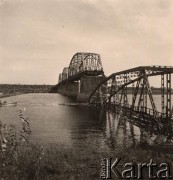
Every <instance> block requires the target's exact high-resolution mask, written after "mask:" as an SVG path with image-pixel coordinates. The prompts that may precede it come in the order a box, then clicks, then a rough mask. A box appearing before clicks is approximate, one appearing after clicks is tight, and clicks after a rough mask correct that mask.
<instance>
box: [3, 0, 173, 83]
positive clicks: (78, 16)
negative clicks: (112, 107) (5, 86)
mask: <svg viewBox="0 0 173 180" xmlns="http://www.w3.org/2000/svg"><path fill="white" fill-rule="evenodd" d="M0 2H1V4H0V32H1V33H0V47H1V48H0V53H1V56H0V67H1V72H3V75H2V76H1V77H0V81H1V82H10V83H12V82H14V81H15V82H20V83H22V82H23V83H27V82H33V83H50V84H54V83H56V82H57V80H56V79H57V76H58V73H60V72H61V71H62V69H63V67H64V66H68V64H69V62H70V60H71V58H72V56H73V54H75V53H76V52H81V51H82V52H83V51H86V52H96V53H100V54H101V57H102V61H103V64H104V68H105V72H106V74H107V75H109V74H110V73H113V72H115V71H119V70H123V69H127V68H131V67H134V66H139V65H150V64H165V65H172V57H173V51H172V49H173V36H172V29H173V24H172V19H173V8H172V7H173V6H172V5H173V2H172V1H171V0H151V1H145V0H140V1H139V0H131V1H129V0H123V1H122V0H30V1H27V0H4V1H0ZM8 64H9V65H8ZM2 67H3V68H2ZM39 67H41V68H39ZM48 67H49V68H48ZM28 68H29V69H28ZM51 68H52V70H51ZM2 69H3V70H2ZM15 69H16V71H15ZM9 71H13V72H16V73H15V76H16V78H15V80H14V78H13V77H12V76H9ZM26 72H32V74H37V77H38V79H36V78H35V75H33V76H32V74H31V75H30V79H29V80H28V78H26V79H25V78H24V77H23V78H21V76H22V74H24V73H25V74H26ZM55 74H56V78H55ZM47 77H52V80H51V78H47Z"/></svg>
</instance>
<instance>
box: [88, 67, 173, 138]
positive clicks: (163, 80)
mask: <svg viewBox="0 0 173 180" xmlns="http://www.w3.org/2000/svg"><path fill="white" fill-rule="evenodd" d="M172 73H173V67H168V66H140V67H136V68H132V69H128V70H125V71H121V72H117V73H113V74H112V75H110V76H109V77H107V78H105V80H103V81H102V82H101V83H99V84H98V86H97V87H96V88H95V89H94V91H93V92H92V93H91V95H90V98H89V103H90V104H91V105H95V106H97V107H102V108H104V109H106V110H109V111H113V112H116V113H123V115H124V116H125V117H127V118H128V119H129V120H133V122H134V123H135V124H136V125H138V124H139V123H140V125H141V124H142V125H143V126H145V127H147V128H149V129H150V130H152V131H154V132H155V133H159V134H164V135H168V136H170V137H172V122H173V119H172V111H173V110H172V109H171V108H172V106H171V74H172ZM156 76H159V77H160V84H161V86H160V88H158V90H159V91H160V92H159V95H158V96H159V97H160V101H159V102H157V103H156V102H155V99H154V96H153V93H152V88H151V87H150V82H149V79H150V77H152V78H151V79H156V78H155V77H156ZM157 100H158V99H157ZM159 104H160V107H158V105H159Z"/></svg>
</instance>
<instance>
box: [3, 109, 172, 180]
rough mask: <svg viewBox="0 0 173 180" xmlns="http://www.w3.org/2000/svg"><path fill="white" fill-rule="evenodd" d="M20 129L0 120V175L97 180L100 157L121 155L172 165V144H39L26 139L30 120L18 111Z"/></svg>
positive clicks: (11, 178)
mask: <svg viewBox="0 0 173 180" xmlns="http://www.w3.org/2000/svg"><path fill="white" fill-rule="evenodd" d="M19 119H20V120H19V123H20V129H16V127H15V126H14V125H9V126H7V125H5V124H3V123H0V145H1V146H0V178H1V179H4V180H5V179H9V180H18V179H26V180H32V179H39V180H40V179H43V180H44V179H45V180H49V179H50V180H51V179H55V180H57V179H60V180H90V179H91V180H97V179H100V169H101V167H100V164H101V159H103V158H106V157H109V158H110V157H112V158H114V159H115V158H122V161H121V164H124V163H128V162H135V163H149V161H150V159H153V160H154V162H157V163H158V164H159V163H162V162H166V163H169V164H170V165H172V163H173V152H172V146H171V145H170V144H167V145H164V146H163V145H157V146H155V147H151V146H149V145H147V144H145V143H144V144H140V145H138V146H135V147H131V148H130V147H128V148H125V147H122V148H120V149H114V150H111V151H110V150H107V151H105V150H101V149H94V148H92V147H91V146H89V145H87V144H86V145H85V147H81V149H70V148H68V147H66V146H57V145H52V146H45V147H43V146H41V145H39V144H36V143H34V144H33V143H31V142H30V135H31V133H32V132H31V129H30V123H29V119H27V118H25V117H24V116H23V114H22V112H21V111H19ZM145 179H147V178H145Z"/></svg>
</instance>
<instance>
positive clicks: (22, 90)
mask: <svg viewBox="0 0 173 180" xmlns="http://www.w3.org/2000/svg"><path fill="white" fill-rule="evenodd" d="M52 87H53V86H52V85H21V84H0V98H4V97H10V96H16V95H21V94H29V93H48V92H49V91H50V89H51V88H52Z"/></svg>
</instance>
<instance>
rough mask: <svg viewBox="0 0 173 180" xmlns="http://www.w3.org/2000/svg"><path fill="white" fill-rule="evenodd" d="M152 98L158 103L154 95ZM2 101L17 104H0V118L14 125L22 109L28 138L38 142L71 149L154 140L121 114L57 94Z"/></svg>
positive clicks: (19, 97) (10, 98) (20, 96)
mask: <svg viewBox="0 0 173 180" xmlns="http://www.w3.org/2000/svg"><path fill="white" fill-rule="evenodd" d="M155 99H156V102H157V103H159V100H158V97H157V96H155ZM2 100H6V101H7V102H13V101H16V102H17V103H18V104H17V106H14V107H1V108H0V114H1V116H0V120H1V121H2V122H4V123H6V124H16V126H18V124H19V123H20V122H19V121H20V120H19V112H18V110H22V111H23V114H24V116H25V117H28V118H29V120H30V126H31V130H32V137H31V140H32V141H35V142H39V143H41V144H54V143H56V144H58V145H65V146H69V147H71V148H74V149H75V148H84V147H86V146H92V147H93V148H97V149H112V148H119V147H122V146H132V145H136V144H137V143H139V142H141V141H147V142H148V143H150V144H152V143H154V141H155V140H156V139H157V138H156V136H155V135H153V134H150V133H148V132H146V131H145V130H144V129H140V128H138V127H137V126H134V125H133V124H130V123H129V122H128V121H127V120H125V119H124V118H122V117H117V116H116V115H114V114H111V113H104V112H102V111H99V110H96V109H95V108H93V107H90V106H89V105H87V104H78V103H75V102H74V101H73V100H72V99H70V98H67V97H65V96H62V95H60V94H25V95H19V96H14V97H8V98H3V99H2Z"/></svg>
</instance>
